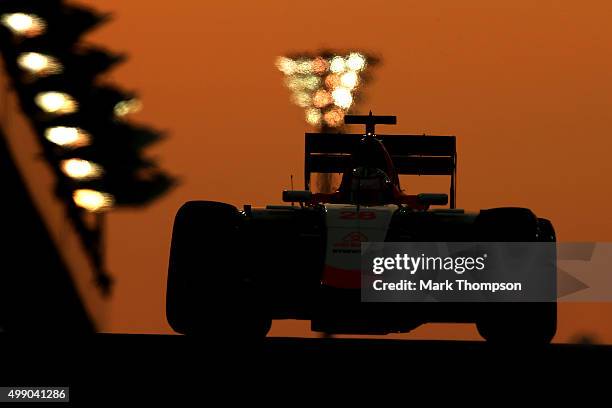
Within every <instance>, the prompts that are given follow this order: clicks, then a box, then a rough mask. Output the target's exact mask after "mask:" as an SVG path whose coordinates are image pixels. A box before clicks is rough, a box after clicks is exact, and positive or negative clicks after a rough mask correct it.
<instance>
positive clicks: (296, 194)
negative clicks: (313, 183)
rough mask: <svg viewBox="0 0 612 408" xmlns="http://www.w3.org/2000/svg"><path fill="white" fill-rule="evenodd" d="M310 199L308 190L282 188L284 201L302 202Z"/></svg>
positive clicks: (310, 193)
mask: <svg viewBox="0 0 612 408" xmlns="http://www.w3.org/2000/svg"><path fill="white" fill-rule="evenodd" d="M311 199H312V192H311V191H308V190H284V191H283V202H285V203H296V202H297V203H303V202H305V201H310V200H311Z"/></svg>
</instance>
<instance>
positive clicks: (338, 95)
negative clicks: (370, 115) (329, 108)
mask: <svg viewBox="0 0 612 408" xmlns="http://www.w3.org/2000/svg"><path fill="white" fill-rule="evenodd" d="M332 98H333V99H334V105H336V106H338V107H340V108H344V109H348V108H350V107H351V105H352V104H353V95H351V90H350V89H348V88H343V87H338V88H336V89H334V90H333V92H332Z"/></svg>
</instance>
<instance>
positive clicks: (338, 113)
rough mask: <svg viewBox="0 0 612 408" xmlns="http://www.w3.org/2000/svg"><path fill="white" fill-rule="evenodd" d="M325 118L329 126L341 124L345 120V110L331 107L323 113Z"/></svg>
mask: <svg viewBox="0 0 612 408" xmlns="http://www.w3.org/2000/svg"><path fill="white" fill-rule="evenodd" d="M323 120H325V124H326V125H327V126H329V127H338V126H341V125H342V123H343V121H344V111H343V110H342V109H340V108H333V109H330V110H328V111H327V112H325V114H324V115H323Z"/></svg>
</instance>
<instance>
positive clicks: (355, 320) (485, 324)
mask: <svg viewBox="0 0 612 408" xmlns="http://www.w3.org/2000/svg"><path fill="white" fill-rule="evenodd" d="M345 123H346V124H363V125H365V132H364V133H363V134H340V133H338V134H331V133H330V134H323V133H306V134H305V166H304V167H305V168H304V180H305V188H304V190H286V191H284V192H283V201H284V202H285V203H286V205H268V206H266V207H265V208H253V207H252V206H250V205H244V207H243V208H242V209H238V208H236V207H235V206H233V205H230V204H226V203H221V202H213V201H189V202H187V203H185V204H184V205H183V206H182V207H181V208H180V209H179V210H178V212H177V214H176V218H175V221H174V227H173V233H172V244H171V250H170V261H169V270H168V283H167V298H166V313H167V319H168V322H169V323H170V325H171V327H172V328H173V329H174V330H175V331H177V332H179V333H182V334H191V335H193V334H196V335H197V334H201V335H211V334H215V335H226V336H233V337H234V338H236V337H237V338H241V339H247V340H254V339H258V338H263V337H265V336H266V335H267V333H268V331H269V330H270V328H271V323H272V320H274V319H303V320H310V322H311V328H312V330H313V331H318V332H321V333H326V334H361V335H363V334H377V335H379V334H388V333H399V332H409V331H411V330H413V329H414V328H416V327H418V326H420V325H422V324H424V323H428V322H456V323H475V324H476V326H477V329H478V332H479V333H480V335H481V336H482V337H483V338H484V339H485V340H487V341H489V342H497V343H505V342H513V343H517V342H522V343H530V344H531V343H548V342H550V341H551V339H552V338H553V337H554V335H555V332H556V326H557V304H556V301H549V302H496V303H478V302H463V303H445V302H423V303H418V302H416V303H415V302H399V303H396V302H392V303H384V302H380V303H377V302H373V303H366V302H362V301H361V297H360V285H361V281H360V271H359V270H358V268H356V267H355V266H354V265H356V264H359V258H360V253H359V247H360V243H362V242H364V241H380V242H412V241H423V242H442V241H443V242H460V241H486V242H553V243H554V242H555V241H556V238H555V231H554V228H553V226H552V224H551V222H550V221H549V220H547V219H545V218H539V217H537V216H536V215H535V214H534V213H533V212H532V211H531V210H529V209H526V208H517V207H503V208H492V209H484V210H480V211H478V212H467V211H464V210H462V209H459V208H457V206H456V174H457V149H456V138H455V137H454V136H431V135H427V136H425V135H423V136H417V135H379V134H377V133H376V125H380V124H396V117H395V116H376V115H372V113H371V112H370V114H369V115H363V116H358V115H346V116H345ZM315 173H337V174H342V179H341V182H340V185H339V187H338V188H337V190H336V191H334V192H331V193H325V192H313V191H311V176H312V174H315ZM400 175H438V176H440V175H441V176H449V178H450V185H449V193H448V194H447V193H420V194H407V193H406V192H405V191H404V190H403V189H402V187H401V185H400ZM447 206H448V207H447ZM432 207H436V208H432ZM339 246H340V247H342V246H344V247H349V248H352V249H353V250H350V251H338V250H334V249H335V248H338V247H339ZM355 248H356V249H357V250H354V249H355ZM550 279H556V278H554V277H551V278H550Z"/></svg>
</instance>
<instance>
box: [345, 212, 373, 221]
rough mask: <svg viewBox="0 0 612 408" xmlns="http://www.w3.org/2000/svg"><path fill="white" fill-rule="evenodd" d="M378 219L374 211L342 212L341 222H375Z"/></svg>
mask: <svg viewBox="0 0 612 408" xmlns="http://www.w3.org/2000/svg"><path fill="white" fill-rule="evenodd" d="M375 218H376V213H375V212H374V211H341V212H340V219H341V220H373V219H375Z"/></svg>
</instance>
